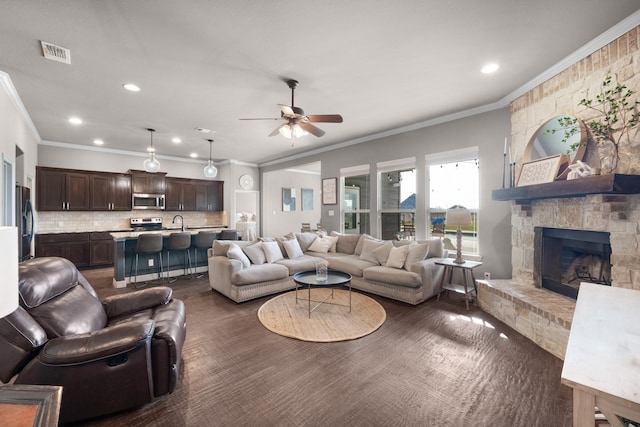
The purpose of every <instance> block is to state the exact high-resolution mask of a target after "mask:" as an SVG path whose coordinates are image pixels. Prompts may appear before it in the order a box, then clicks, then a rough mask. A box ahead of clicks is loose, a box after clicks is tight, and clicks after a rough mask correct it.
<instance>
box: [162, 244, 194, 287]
mask: <svg viewBox="0 0 640 427" xmlns="http://www.w3.org/2000/svg"><path fill="white" fill-rule="evenodd" d="M190 247H191V233H171V234H169V241H168V242H167V269H169V267H170V266H171V252H176V251H178V252H182V253H183V261H182V267H183V273H184V275H186V274H187V268H186V264H187V260H188V261H189V274H192V270H193V267H192V265H191V252H189V248H190ZM176 280H178V279H177V278H176V277H173V278H169V283H173V282H175V281H176Z"/></svg>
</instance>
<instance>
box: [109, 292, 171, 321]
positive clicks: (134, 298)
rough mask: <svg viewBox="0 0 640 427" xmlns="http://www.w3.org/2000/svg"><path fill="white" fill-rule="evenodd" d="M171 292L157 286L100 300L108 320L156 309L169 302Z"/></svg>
mask: <svg viewBox="0 0 640 427" xmlns="http://www.w3.org/2000/svg"><path fill="white" fill-rule="evenodd" d="M172 292H173V290H172V289H171V288H170V287H168V286H158V287H154V288H149V289H142V290H139V291H135V292H128V293H125V294H118V295H112V296H110V297H107V298H105V299H103V300H102V306H103V307H104V311H105V312H106V313H107V318H108V319H113V318H114V317H119V316H123V315H127V314H131V313H135V312H137V311H140V310H145V309H147V308H153V307H157V306H159V305H163V304H167V303H168V302H169V301H171V295H172Z"/></svg>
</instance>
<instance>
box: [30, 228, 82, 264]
mask: <svg viewBox="0 0 640 427" xmlns="http://www.w3.org/2000/svg"><path fill="white" fill-rule="evenodd" d="M36 256H37V257H44V256H59V257H63V258H67V259H68V260H69V261H71V262H72V263H74V264H75V265H76V267H78V268H81V267H89V266H90V265H91V259H90V242H89V233H55V234H36Z"/></svg>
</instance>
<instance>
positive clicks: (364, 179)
mask: <svg viewBox="0 0 640 427" xmlns="http://www.w3.org/2000/svg"><path fill="white" fill-rule="evenodd" d="M340 176H341V178H342V219H343V221H342V232H343V233H345V234H363V233H367V234H369V233H370V218H369V204H370V202H369V197H370V194H371V191H370V184H369V165H364V166H356V167H351V168H345V169H341V170H340Z"/></svg>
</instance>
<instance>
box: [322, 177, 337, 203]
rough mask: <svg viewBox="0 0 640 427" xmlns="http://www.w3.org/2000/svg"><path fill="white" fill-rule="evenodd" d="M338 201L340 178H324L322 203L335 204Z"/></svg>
mask: <svg viewBox="0 0 640 427" xmlns="http://www.w3.org/2000/svg"><path fill="white" fill-rule="evenodd" d="M337 203H338V178H325V179H323V180H322V204H323V205H335V204H337Z"/></svg>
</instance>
